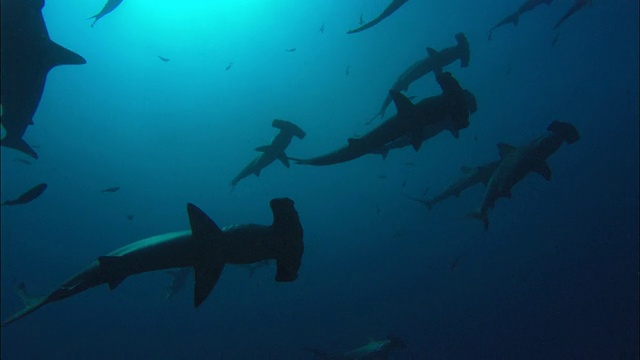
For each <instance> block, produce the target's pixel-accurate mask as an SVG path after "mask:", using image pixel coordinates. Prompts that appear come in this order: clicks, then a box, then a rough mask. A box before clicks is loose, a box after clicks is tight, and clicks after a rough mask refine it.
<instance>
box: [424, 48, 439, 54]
mask: <svg viewBox="0 0 640 360" xmlns="http://www.w3.org/2000/svg"><path fill="white" fill-rule="evenodd" d="M427 54H429V56H438V51H437V50H436V49H434V48H432V47H427Z"/></svg>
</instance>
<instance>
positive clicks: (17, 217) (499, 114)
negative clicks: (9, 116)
mask: <svg viewBox="0 0 640 360" xmlns="http://www.w3.org/2000/svg"><path fill="white" fill-rule="evenodd" d="M486 3H487V2H480V1H471V0H461V1H444V0H441V1H422V0H413V1H409V2H408V3H407V4H405V5H404V6H403V7H402V8H401V9H399V10H398V11H397V12H396V13H395V14H393V15H392V16H391V17H389V18H388V19H386V20H384V21H383V22H381V23H380V24H378V25H377V26H375V27H373V28H371V29H369V30H366V31H364V32H362V33H358V34H351V35H347V34H346V31H347V30H348V29H351V28H354V27H356V26H357V25H358V19H359V17H360V15H361V14H362V15H363V17H364V19H365V20H368V19H371V18H373V17H374V16H375V15H376V14H377V13H379V12H381V11H382V10H383V9H384V8H385V6H386V5H387V4H388V1H386V0H385V1H382V0H373V1H372V0H353V1H349V2H347V1H328V2H327V1H296V0H280V1H266V0H261V1H258V0H253V1H249V0H244V1H240V0H236V1H234V0H224V1H223V0H219V1H195V0H194V1H188V2H187V1H185V2H182V1H175V2H174V1H151V0H136V1H134V0H124V2H123V3H122V5H120V7H119V8H117V9H116V10H115V11H114V12H112V13H111V14H109V15H107V16H105V17H104V18H103V19H101V20H100V21H98V22H97V23H96V25H95V27H94V28H90V27H89V24H90V21H89V20H85V19H86V18H87V17H89V16H91V15H93V14H95V13H96V12H98V10H99V9H100V8H101V7H102V6H103V5H104V2H103V1H98V0H94V1H87V2H78V1H72V0H59V1H52V0H50V1H48V2H47V4H46V6H45V8H44V10H43V13H44V17H45V20H46V22H47V25H48V29H49V34H50V36H51V38H52V39H53V40H54V41H56V42H58V43H59V44H62V45H63V46H65V47H67V48H69V49H71V50H73V51H75V52H77V53H78V54H80V55H82V56H84V57H85V58H86V59H87V64H86V65H82V66H59V67H56V68H54V69H53V70H52V71H51V72H50V73H49V76H48V78H47V83H46V88H45V92H44V95H43V98H42V101H41V103H40V106H39V108H38V111H37V113H36V116H35V118H34V123H35V125H34V126H31V127H29V129H28V130H27V134H26V135H25V139H26V140H27V142H29V143H30V144H32V145H37V146H38V148H37V149H36V151H38V153H39V155H40V159H39V160H37V161H34V163H33V165H31V166H29V165H25V164H23V163H20V162H16V161H14V159H16V158H22V159H25V158H26V157H25V156H23V155H21V154H20V153H18V152H16V151H14V150H11V149H6V148H3V149H2V152H1V156H2V200H6V199H8V198H11V197H14V196H15V195H18V194H20V193H22V192H23V191H25V190H26V189H28V188H30V187H31V186H33V185H36V184H37V183H40V182H47V183H48V184H49V187H48V189H47V191H46V192H45V193H44V194H43V195H42V196H41V197H40V198H38V199H36V200H34V201H33V202H32V203H30V204H27V205H23V206H14V207H3V209H2V215H1V221H2V227H1V229H2V230H1V231H2V233H1V235H2V308H1V309H2V319H6V318H8V317H9V316H10V315H11V314H12V313H13V312H15V311H17V310H19V309H20V308H21V302H20V299H19V298H18V296H17V295H16V294H15V293H14V291H13V289H14V288H15V287H16V285H17V284H18V283H19V282H20V281H24V282H25V283H26V284H27V287H28V289H29V290H30V291H32V292H34V293H42V294H44V293H47V292H48V291H50V290H52V289H54V288H55V287H56V286H58V285H59V284H60V283H61V282H62V281H64V280H66V279H67V278H69V277H70V276H72V275H74V274H75V273H77V272H78V271H80V270H81V269H82V268H83V267H84V266H85V265H87V264H89V263H90V262H91V261H93V260H94V259H96V257H97V256H100V255H103V254H106V253H108V252H110V251H111V250H113V249H115V248H118V247H120V246H123V245H125V244H127V243H130V242H133V241H136V240H139V239H142V238H144V237H147V236H152V235H156V234H161V233H165V232H170V231H176V230H184V229H188V226H189V223H188V219H187V214H186V208H185V204H186V203H187V202H193V203H195V204H197V205H198V206H200V207H201V208H202V209H203V210H204V211H205V212H207V214H208V215H209V216H210V217H211V218H212V219H214V220H215V221H216V222H217V223H218V224H219V225H221V226H224V225H230V224H237V223H260V224H269V223H270V222H271V212H270V209H269V205H268V203H269V200H270V199H272V198H274V197H282V196H287V197H290V198H292V199H293V200H294V201H295V204H296V208H297V209H298V212H299V214H300V217H301V220H302V223H303V226H304V230H305V238H304V241H305V253H304V257H303V263H302V268H301V270H300V276H299V278H298V280H296V281H295V282H293V283H276V282H275V281H274V274H275V268H274V266H271V267H268V268H262V269H260V270H258V271H257V272H256V274H255V275H254V276H249V274H248V272H247V271H245V270H244V269H242V268H238V267H235V268H234V267H231V266H229V267H227V268H226V269H225V271H224V273H223V275H222V277H221V279H220V281H219V283H218V284H217V286H216V288H215V289H214V290H213V292H212V293H211V295H210V296H209V297H208V299H207V300H206V301H205V303H204V304H203V305H202V306H201V307H200V308H198V309H194V308H193V306H192V301H193V300H192V299H193V298H192V297H193V287H192V285H191V282H189V286H188V287H187V288H186V289H185V290H184V291H183V292H181V293H179V294H178V295H177V296H176V297H174V298H173V299H171V300H169V301H165V300H163V298H162V297H163V294H164V291H165V289H166V287H167V285H168V281H169V278H168V276H167V275H166V274H165V273H163V272H156V273H148V274H142V275H138V276H134V277H131V278H129V279H127V280H126V281H125V282H123V283H122V285H121V286H119V287H118V288H117V289H116V290H113V291H110V290H109V289H108V287H107V286H100V287H97V288H94V289H91V290H89V291H86V292H84V293H82V294H79V295H77V296H75V297H72V298H69V299H66V300H64V301H61V302H58V303H54V304H49V305H47V306H45V307H43V308H41V309H39V310H38V311H36V312H34V313H33V314H31V315H29V316H28V317H26V318H24V319H22V320H20V321H18V322H16V323H14V324H12V325H10V326H8V327H5V328H3V329H2V350H1V352H2V353H1V356H2V358H3V359H43V358H47V359H260V358H265V359H307V358H308V359H311V358H313V357H312V356H311V354H309V353H307V352H305V351H304V350H303V347H304V346H310V347H315V348H321V349H324V350H326V351H328V352H331V353H342V352H345V351H348V350H351V349H353V348H356V347H358V346H361V345H363V344H365V343H366V342H368V341H369V340H372V339H381V338H384V337H386V336H387V335H389V334H393V335H395V336H399V337H401V338H403V339H404V340H405V342H406V344H407V348H406V349H405V350H403V351H399V352H397V353H394V355H393V356H392V358H393V359H637V358H638V356H639V352H638V343H637V341H638V336H639V331H638V315H639V314H638V279H639V278H638V276H639V275H638V274H640V273H639V269H638V250H639V249H638V236H639V234H638V215H639V214H638V199H639V193H638V166H639V165H638V164H639V163H638V153H639V151H638V131H639V129H638V124H639V121H638V119H639V115H638V31H637V28H638V15H637V14H638V2H637V1H609V2H605V1H594V4H593V6H589V7H587V8H585V9H583V10H581V11H579V12H578V13H576V14H575V15H574V16H573V17H571V18H570V19H569V20H568V21H567V22H566V23H564V24H563V25H562V26H561V28H560V29H559V31H558V32H559V34H560V35H559V37H558V40H557V43H556V44H555V46H553V47H552V46H551V42H552V40H553V38H554V36H555V34H556V32H553V31H552V30H551V28H552V26H553V24H554V23H555V22H556V21H557V19H559V18H560V16H562V14H563V13H564V12H565V11H566V10H567V9H568V8H569V7H570V6H571V4H572V1H570V0H558V1H554V2H553V4H552V5H550V6H548V7H547V6H544V5H543V6H541V7H539V8H536V9H535V10H533V11H531V12H528V13H526V14H524V15H523V16H522V17H521V19H520V24H519V25H518V26H517V27H514V26H511V25H508V26H505V27H502V28H499V29H497V30H496V31H495V32H494V34H493V39H492V40H491V41H488V40H487V30H488V29H489V28H490V27H491V26H493V25H494V24H495V23H496V22H498V21H499V20H500V19H502V18H503V17H505V16H506V15H508V14H509V13H510V12H512V11H514V10H515V9H516V8H517V6H519V5H520V2H519V1H515V2H514V1H507V0H499V1H492V2H491V6H488V5H486ZM323 23H324V33H321V32H319V31H318V30H319V28H320V26H321V25H322V24H323ZM457 32H464V33H465V34H466V36H467V38H468V39H469V42H470V45H471V63H470V66H469V67H468V68H465V69H461V68H460V67H459V64H458V63H457V62H456V63H454V64H452V65H450V66H448V67H447V68H446V69H447V70H449V71H452V72H453V74H454V75H455V77H456V78H457V79H458V80H459V81H460V83H461V84H462V86H463V87H465V88H467V89H469V90H470V91H472V92H473V93H474V94H475V95H476V98H477V100H478V108H479V110H478V112H477V113H475V114H473V115H472V116H471V119H470V120H471V125H470V126H469V127H468V128H467V129H464V130H462V131H461V133H460V138H459V139H457V140H456V139H454V138H453V137H452V136H451V135H450V134H449V133H443V134H440V135H439V136H437V137H435V138H433V139H432V140H430V141H428V142H426V143H425V144H423V146H422V148H421V150H420V151H419V152H414V151H413V149H410V148H406V149H402V150H397V151H395V152H391V153H390V154H389V156H388V157H387V159H386V160H382V159H381V158H380V157H379V156H374V155H368V156H364V157H362V158H359V159H356V160H353V161H351V162H348V163H344V164H339V165H333V166H325V167H310V166H300V165H292V166H291V168H290V169H286V168H285V167H284V166H282V164H280V163H279V162H276V163H274V164H272V165H271V166H269V167H267V168H266V169H264V171H263V172H262V174H261V176H260V177H255V176H251V177H249V178H246V179H244V180H243V181H241V182H240V183H239V184H238V185H237V186H236V188H235V189H234V190H233V191H230V189H231V187H230V185H229V183H230V181H231V179H232V178H233V177H234V176H235V175H236V174H237V173H238V172H239V171H240V170H241V169H242V168H243V167H244V166H245V165H246V164H247V163H248V162H249V161H251V160H252V159H253V158H254V157H255V156H256V154H257V153H256V152H255V151H254V149H255V148H256V147H257V146H260V145H265V144H268V143H269V141H270V139H271V138H272V137H273V136H274V135H275V134H276V132H277V131H276V129H273V128H271V125H270V124H271V120H272V119H274V118H280V119H286V120H289V121H292V122H294V123H296V124H298V125H299V126H300V127H301V128H303V129H304V130H305V131H306V132H307V137H306V138H305V139H303V140H299V139H294V140H293V141H292V144H291V146H290V147H289V149H288V150H287V153H288V155H290V156H296V157H312V156H316V155H320V154H324V153H326V152H328V151H331V150H333V149H335V148H337V147H339V146H342V145H344V144H345V141H346V139H347V138H348V137H352V136H354V134H358V135H361V134H363V133H365V132H367V131H369V130H370V129H371V126H365V125H364V122H365V121H366V120H367V119H369V118H370V117H371V116H373V115H374V114H375V113H376V112H377V111H378V109H379V107H380V105H381V103H382V101H383V99H384V97H385V95H386V91H387V90H388V88H389V87H390V86H391V84H392V83H393V82H394V81H395V79H396V78H397V76H398V75H399V74H400V73H401V72H402V71H403V70H404V69H405V68H406V67H408V66H409V65H410V64H412V63H413V62H414V61H416V60H418V59H420V58H422V57H424V56H426V52H425V50H424V49H425V47H427V46H430V47H433V48H435V49H441V48H444V47H447V46H452V45H454V44H455V39H454V35H455V33H457ZM288 48H296V51H295V52H286V51H285V49H288ZM158 55H161V56H163V57H166V58H169V59H170V61H169V62H162V61H160V60H159V59H158ZM231 62H233V66H232V67H231V69H229V70H228V71H225V67H227V65H229V63H231ZM347 66H349V67H350V70H349V72H350V73H349V75H348V76H347V75H346V74H345V69H346V67H347ZM439 93H440V90H439V88H438V86H437V84H436V83H435V81H434V78H433V75H432V74H429V75H427V76H425V77H424V78H423V79H421V80H419V81H417V82H415V83H414V84H413V85H412V86H411V87H410V89H409V91H408V93H407V94H408V95H415V96H417V97H418V99H419V98H422V97H427V96H434V95H437V94H439ZM394 112H395V109H394V108H393V105H392V106H391V107H390V108H389V109H388V111H387V114H388V115H391V114H393V113H394ZM553 120H563V121H568V122H571V123H573V124H574V125H575V126H576V127H577V128H578V130H579V131H580V134H581V137H582V138H581V139H580V141H578V142H577V143H575V144H573V145H568V146H567V145H563V146H562V147H561V148H560V149H559V150H558V152H557V153H556V154H554V155H553V156H552V157H551V158H550V159H549V165H550V167H551V169H552V171H553V179H552V181H551V182H546V181H545V180H544V179H543V178H542V177H540V176H538V175H536V174H533V175H530V176H529V177H527V178H525V179H524V180H523V181H522V182H521V183H519V184H518V185H517V186H516V187H515V188H514V189H513V197H512V199H511V200H508V199H501V200H499V201H498V202H497V204H496V206H495V208H494V209H493V210H491V211H490V212H489V218H490V222H491V225H490V229H489V231H487V232H485V230H484V229H483V226H482V223H481V222H478V221H475V220H473V219H469V218H467V217H466V216H465V214H467V213H469V212H470V211H471V210H473V209H474V208H476V207H477V206H478V205H479V204H480V201H481V198H482V194H483V188H482V186H477V187H474V188H472V189H469V190H467V192H465V193H463V194H462V196H460V198H457V199H456V198H452V199H448V200H446V201H444V202H442V203H441V204H438V205H436V206H435V207H434V209H433V210H432V211H430V212H429V211H428V210H427V209H426V208H424V207H422V206H420V205H419V204H417V203H414V202H412V201H410V200H407V199H406V198H405V197H403V196H402V194H403V193H405V194H410V195H413V196H418V197H420V196H422V194H423V192H424V191H425V189H426V188H428V192H427V195H435V194H436V193H437V192H439V191H440V190H441V189H443V188H444V187H445V186H447V185H448V184H449V183H450V182H452V181H453V180H455V179H456V178H457V177H458V176H459V168H460V166H463V165H467V166H475V165H479V164H482V163H486V162H490V161H493V160H495V159H497V157H498V152H497V148H496V143H498V142H507V143H511V144H514V145H523V144H525V143H527V142H528V141H530V140H532V139H534V138H536V137H538V136H540V135H543V134H544V133H545V132H546V127H547V125H548V124H549V123H550V122H551V121H553ZM379 123H380V120H378V121H377V122H376V123H375V124H379ZM412 165H413V166H412ZM405 181H406V185H405V186H404V187H403V185H402V184H403V182H405ZM111 186H119V187H120V188H121V189H120V190H119V191H118V192H115V193H101V192H100V190H102V189H104V188H107V187H111ZM378 210H379V211H378ZM128 215H133V220H128V218H127V216H128ZM459 256H461V257H460V258H459V263H458V266H457V267H456V268H455V269H454V270H453V271H451V270H450V267H451V263H452V261H453V260H454V259H456V258H458V257H459Z"/></svg>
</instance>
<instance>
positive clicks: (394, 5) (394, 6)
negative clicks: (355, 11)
mask: <svg viewBox="0 0 640 360" xmlns="http://www.w3.org/2000/svg"><path fill="white" fill-rule="evenodd" d="M407 1H409V0H393V1H392V2H391V4H389V6H387V7H386V8H385V9H384V10H383V11H382V13H380V15H378V16H377V17H376V18H375V19H373V20H371V21H369V22H367V23H365V24H362V15H361V16H360V24H361V26H359V27H358V28H356V29H353V30H349V31H347V34H354V33H357V32H360V31H364V30H366V29H368V28H371V27H374V26H375V25H377V24H378V23H379V22H381V21H382V20H384V19H386V18H388V17H389V16H391V14H393V13H394V12H396V10H398V9H399V8H400V7H401V6H402V5H404V4H405V3H406V2H407Z"/></svg>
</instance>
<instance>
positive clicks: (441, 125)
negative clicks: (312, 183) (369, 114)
mask: <svg viewBox="0 0 640 360" xmlns="http://www.w3.org/2000/svg"><path fill="white" fill-rule="evenodd" d="M436 80H437V81H438V84H439V85H440V87H441V88H442V91H443V92H442V94H441V95H437V96H433V97H430V98H427V99H424V100H422V101H420V102H418V103H417V104H413V103H412V102H411V101H410V100H409V99H408V98H407V97H405V96H404V95H402V94H401V93H399V92H395V91H392V92H391V95H392V97H393V101H394V103H395V104H396V108H397V109H398V113H397V115H395V116H392V117H390V118H389V119H387V120H386V121H384V122H383V123H382V124H380V125H379V126H378V127H376V128H374V129H373V130H371V131H370V132H368V133H367V134H365V135H363V136H362V137H360V138H350V139H348V144H347V145H346V146H343V147H341V148H339V149H338V150H335V151H333V152H331V153H328V154H325V155H321V156H318V157H314V158H310V159H296V158H292V159H293V160H295V161H296V163H298V164H303V165H332V164H337V163H342V162H346V161H350V160H353V159H356V158H359V157H361V156H363V155H365V154H374V153H379V152H380V151H381V150H380V149H382V148H383V147H384V146H385V145H387V144H389V143H391V142H393V141H395V140H397V139H401V138H403V137H405V136H407V137H408V139H409V141H410V143H411V145H412V146H413V148H414V149H415V150H416V151H417V150H418V149H420V146H421V144H422V142H423V141H424V133H425V129H430V128H431V129H434V128H435V129H440V130H438V131H441V130H442V129H445V128H446V129H448V130H450V131H451V133H452V134H453V135H454V136H455V137H457V136H458V132H459V130H461V129H464V128H466V127H467V126H469V114H470V112H473V111H475V108H476V105H475V97H474V96H473V95H472V94H471V93H470V92H468V91H466V90H464V89H462V87H461V86H460V84H459V83H458V81H457V80H456V79H455V78H454V77H453V75H451V73H448V72H445V73H442V74H439V75H438V76H436Z"/></svg>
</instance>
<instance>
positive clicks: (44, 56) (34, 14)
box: [0, 0, 87, 159]
mask: <svg viewBox="0 0 640 360" xmlns="http://www.w3.org/2000/svg"><path fill="white" fill-rule="evenodd" d="M43 6H44V1H43V0H2V45H1V46H2V50H1V54H2V55H1V56H2V62H1V64H2V65H1V66H2V69H1V70H0V73H1V77H2V79H1V82H2V92H1V98H0V103H1V104H2V115H1V118H0V119H1V120H0V121H1V122H2V127H3V128H4V130H5V131H6V135H5V137H4V138H3V139H2V140H1V142H0V144H1V145H2V146H6V147H10V148H13V149H16V150H18V151H21V152H23V153H25V154H27V155H29V156H31V157H33V158H35V159H37V158H38V155H37V154H36V152H35V151H34V150H33V148H31V146H29V145H28V144H27V143H26V142H25V141H24V140H23V139H22V137H23V135H24V133H25V131H26V130H27V127H28V126H29V125H32V124H33V116H34V114H35V112H36V109H37V108H38V104H39V103H40V98H41V97H42V92H43V90H44V84H45V81H46V79H47V73H48V72H49V70H51V69H52V68H53V67H55V66H58V65H72V64H85V63H86V62H87V61H86V60H85V59H84V58H83V57H82V56H80V55H78V54H76V53H74V52H72V51H70V50H67V49H65V48H64V47H62V46H60V45H58V44H56V43H55V42H53V41H52V40H51V39H50V38H49V33H48V31H47V27H46V25H45V22H44V18H43V17H42V7H43Z"/></svg>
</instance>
